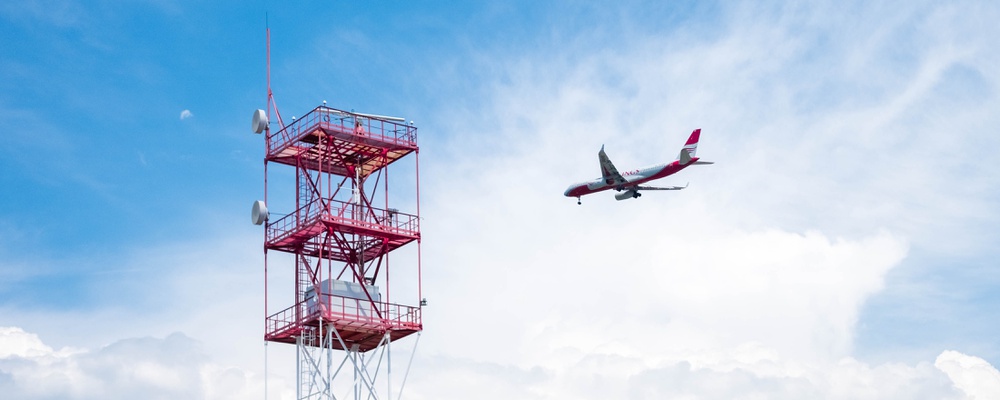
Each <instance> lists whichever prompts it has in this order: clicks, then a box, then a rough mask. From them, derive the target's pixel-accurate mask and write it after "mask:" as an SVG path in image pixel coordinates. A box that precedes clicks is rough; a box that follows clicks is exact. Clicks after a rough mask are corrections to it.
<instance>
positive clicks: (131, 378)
mask: <svg viewBox="0 0 1000 400" xmlns="http://www.w3.org/2000/svg"><path fill="white" fill-rule="evenodd" d="M0 346H2V349H3V351H4V354H0V390H2V391H3V393H4V395H5V396H7V397H9V398H17V399H53V398H59V399H95V398H101V399H134V398H150V399H178V398H185V399H245V398H250V397H259V396H260V394H262V393H263V381H262V379H261V377H260V376H256V375H255V374H252V373H248V372H247V371H245V370H243V369H241V368H238V367H228V366H224V365H219V364H217V363H214V362H212V361H211V360H210V358H209V357H208V356H207V355H206V354H205V352H204V349H203V348H202V346H201V344H200V343H198V342H197V341H195V340H193V339H191V338H189V337H187V336H186V335H183V334H180V333H175V334H171V335H169V336H167V337H165V338H162V339H159V338H151V337H145V338H132V339H122V340H119V341H116V342H114V343H112V344H110V345H107V346H104V347H102V348H99V349H94V350H67V349H63V350H60V351H53V350H52V349H51V348H50V347H48V346H46V345H45V344H44V343H42V342H41V341H40V340H38V337H37V336H36V335H35V334H32V333H28V332H25V331H23V330H22V329H20V328H17V327H4V328H0ZM279 383H280V382H279ZM271 396H272V397H273V398H283V397H281V396H288V393H287V392H285V393H282V391H281V390H275V391H272V393H271Z"/></svg>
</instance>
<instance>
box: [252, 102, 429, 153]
mask: <svg viewBox="0 0 1000 400" xmlns="http://www.w3.org/2000/svg"><path fill="white" fill-rule="evenodd" d="M317 130H322V131H324V132H327V133H332V134H340V135H343V136H345V137H349V136H352V135H353V136H358V137H363V138H368V139H371V140H375V141H377V142H380V143H385V144H392V145H396V146H403V147H411V148H416V146H417V128H416V127H414V126H412V125H407V124H405V123H399V122H394V121H388V120H384V119H380V118H378V117H373V116H366V115H362V114H356V113H352V112H348V111H341V110H337V109H333V108H330V107H326V106H319V107H316V108H314V109H313V110H312V111H310V112H309V113H307V114H306V115H303V116H302V118H299V119H296V120H295V121H293V122H292V123H291V124H288V125H287V126H285V127H284V128H283V129H281V130H278V131H277V132H274V133H272V134H271V135H270V136H268V138H267V139H268V140H267V146H268V149H267V153H268V155H269V156H273V155H276V154H279V153H281V152H282V151H283V150H284V149H285V148H287V147H288V146H291V145H292V144H293V143H295V142H299V141H303V140H304V139H305V138H306V137H308V136H310V135H312V134H314V133H315V132H316V131H317Z"/></svg>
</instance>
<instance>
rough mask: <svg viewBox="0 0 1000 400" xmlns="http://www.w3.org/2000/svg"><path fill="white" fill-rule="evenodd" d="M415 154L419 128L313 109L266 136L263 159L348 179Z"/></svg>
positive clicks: (346, 112) (361, 115)
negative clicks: (357, 172)
mask: <svg viewBox="0 0 1000 400" xmlns="http://www.w3.org/2000/svg"><path fill="white" fill-rule="evenodd" d="M416 150H417V128H416V127H415V126H412V125H407V124H405V123H398V122H394V121H389V120H385V119H381V118H379V117H375V116H369V115H363V114H356V113H352V112H348V111H341V110H337V109H333V108H329V107H326V106H319V107H316V108H314V109H313V110H312V111H310V112H309V113H308V114H306V115H304V116H302V118H299V119H297V120H295V121H293V122H292V123H291V124H289V125H287V126H285V127H284V128H283V129H281V130H279V131H277V132H275V133H272V134H269V135H268V137H267V161H273V162H277V163H281V164H287V165H291V166H296V165H301V166H302V167H304V168H307V169H310V170H313V171H321V172H325V173H330V174H335V175H341V176H352V175H353V172H352V171H350V170H349V169H348V167H349V166H360V167H361V174H362V176H368V175H370V174H371V173H373V172H376V171H378V170H379V169H380V168H383V167H385V166H387V165H389V164H391V163H393V162H394V161H396V160H398V159H400V158H403V157H405V156H406V155H407V154H410V153H411V152H414V151H416Z"/></svg>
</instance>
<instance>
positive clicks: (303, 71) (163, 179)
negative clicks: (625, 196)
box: [0, 0, 1000, 399]
mask: <svg viewBox="0 0 1000 400" xmlns="http://www.w3.org/2000/svg"><path fill="white" fill-rule="evenodd" d="M302 3H304V4H283V3H280V2H264V1H260V0H257V1H249V2H235V1H217V2H185V1H168V0H162V1H160V0H146V1H121V0H98V1H88V2H83V1H73V0H65V1H59V0H49V1H24V2H7V3H4V4H3V5H0V19H2V23H0V34H2V37H3V39H4V40H2V41H0V120H3V121H4V122H5V124H4V125H5V126H6V127H7V128H6V129H5V132H4V134H3V135H2V137H3V140H0V171H2V173H0V188H2V189H0V390H2V391H3V392H4V393H6V394H10V396H11V398H19V399H21V398H23V399H56V398H58V399H96V398H101V399H119V398H121V399H125V398H136V397H140V396H141V397H143V398H154V399H156V398H192V399H198V398H201V399H236V398H240V399H242V398H264V397H265V394H266V396H267V398H273V399H285V398H292V396H293V395H294V379H295V374H294V370H295V365H294V352H293V351H292V348H290V346H286V345H281V344H271V345H268V346H266V347H265V345H264V343H263V341H262V335H263V327H262V325H263V324H262V318H263V314H264V312H263V310H264V296H263V282H264V271H263V254H262V251H261V240H262V234H261V233H262V232H261V228H260V227H259V226H254V225H252V224H251V223H250V221H249V218H248V217H249V214H250V207H251V204H252V202H253V201H254V200H257V199H259V198H261V197H262V195H263V176H264V171H263V153H264V143H263V140H262V138H261V137H260V136H259V135H254V134H253V133H252V132H251V131H250V129H249V120H250V117H251V114H252V112H253V110H254V109H257V108H264V107H265V106H266V72H265V65H266V64H265V60H266V53H265V27H270V30H271V82H272V89H273V91H274V95H275V101H276V102H277V105H278V107H279V109H280V111H281V112H282V115H284V116H288V115H302V114H304V113H305V112H307V111H308V110H310V109H312V108H314V107H316V106H317V105H319V104H321V102H322V101H327V102H328V104H329V105H331V106H333V107H336V108H340V109H346V110H357V111H360V112H369V113H376V114H382V115H397V116H402V117H405V118H406V119H408V120H413V121H414V122H415V124H416V126H417V127H418V128H419V131H418V133H419V139H418V140H419V144H420V179H421V183H420V185H421V186H420V188H421V193H420V195H421V197H420V198H421V217H422V218H423V220H422V223H421V228H422V232H421V234H422V248H421V252H422V271H423V295H424V297H426V298H427V299H428V306H427V307H426V308H425V309H424V321H423V322H424V327H425V330H424V332H423V333H422V334H421V335H420V339H419V343H416V338H415V337H414V338H409V339H406V341H404V343H402V344H401V347H404V349H403V350H406V349H407V348H413V347H415V352H414V353H413V354H414V358H413V360H414V361H413V369H412V371H411V372H410V375H409V377H408V380H407V383H406V388H405V392H403V394H404V397H405V398H407V399H430V398H468V397H477V398H483V399H506V398H524V399H571V398H572V399H597V398H626V399H759V398H769V399H801V398H816V399H989V398H1000V372H998V370H997V366H998V365H1000V342H998V341H997V340H996V332H998V331H1000V322H998V321H1000V311H997V310H1000V294H998V293H1000V290H998V289H1000V269H998V267H1000V266H998V264H997V261H996V260H998V259H1000V250H998V248H997V246H996V243H997V238H998V233H1000V213H998V210H1000V169H998V168H995V167H993V165H992V161H993V159H994V156H995V154H997V152H998V151H1000V135H998V130H997V127H1000V113H998V112H997V110H1000V87H998V85H1000V28H998V27H997V26H996V24H995V21H997V20H1000V5H996V4H994V3H992V2H979V1H954V2H947V3H942V2H935V1H908V2H901V1H891V2H878V3H871V2H864V1H846V2H844V1H816V2H809V3H808V4H794V3H789V4H786V3H782V2H750V1H748V2H739V1H733V2H728V1H727V2H705V1H672V2H657V1H623V2H616V3H615V4H607V5H605V4H593V5H588V4H578V3H579V2H570V1H563V2H558V1H557V2H528V1H511V2H493V3H482V4H479V3H474V2H470V3H460V4H452V3H454V2H440V1H437V2H436V1H426V2H388V1H386V2H345V1H323V2H319V1H316V2H302ZM695 128H701V129H702V136H701V143H700V145H699V150H698V155H699V156H700V157H702V159H704V160H710V161H714V162H716V164H714V165H711V166H704V167H701V166H699V167H696V168H690V169H687V170H685V171H683V172H681V173H680V174H678V175H676V176H672V177H668V178H666V179H664V180H662V181H660V182H657V183H660V184H663V185H684V184H686V183H689V187H688V188H687V189H686V190H683V191H676V192H660V193H647V194H646V195H644V196H643V197H642V198H641V199H637V200H627V201H620V202H619V201H615V200H614V198H613V196H612V195H611V194H608V193H601V194H596V195H592V196H587V197H584V198H583V199H582V203H583V204H582V205H579V206H578V205H577V204H575V203H576V199H573V198H566V197H563V196H562V193H563V191H564V190H565V188H566V187H567V186H568V185H569V184H570V183H573V182H579V181H583V180H587V179H593V178H596V177H597V175H598V173H599V169H598V165H597V157H596V155H597V150H598V149H600V148H601V146H602V145H603V146H605V149H606V151H607V153H608V155H609V156H610V157H611V159H612V160H614V162H615V163H616V165H617V166H618V168H619V169H621V170H628V169H634V168H638V167H641V166H644V165H650V164H657V163H661V162H664V161H669V160H672V159H674V158H675V157H676V155H677V152H678V151H679V149H680V148H681V146H682V145H683V143H684V139H685V138H686V137H687V135H688V134H689V133H690V132H691V131H692V130H693V129H695ZM273 211H274V212H288V211H290V210H273ZM406 251H410V252H412V249H409V250H406ZM411 339H413V340H411ZM265 358H266V363H265ZM402 359H403V358H399V360H402ZM265 365H266V368H265ZM265 377H266V386H265ZM484 389H485V390H484Z"/></svg>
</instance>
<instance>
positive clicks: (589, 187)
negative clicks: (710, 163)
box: [563, 157, 698, 197]
mask: <svg viewBox="0 0 1000 400" xmlns="http://www.w3.org/2000/svg"><path fill="white" fill-rule="evenodd" d="M696 161H698V157H693V158H691V161H690V162H688V163H687V164H681V163H680V161H679V160H675V161H673V162H670V163H666V164H657V165H654V166H651V167H645V168H640V169H636V170H631V171H626V172H622V173H621V175H622V177H624V178H625V180H626V181H628V182H627V183H623V184H618V185H616V184H615V183H614V181H613V180H610V179H608V180H605V179H604V178H597V179H594V180H592V181H587V182H580V183H575V184H572V185H570V186H569V188H567V189H566V192H565V193H563V194H564V195H565V196H566V197H580V196H585V195H588V194H591V193H597V192H603V191H605V190H609V189H615V190H630V188H632V187H634V186H638V185H641V184H643V183H646V182H649V181H652V180H656V179H660V178H664V177H667V176H670V175H673V174H676V173H678V172H680V171H681V170H683V169H684V168H687V167H689V166H691V165H694V163H695V162H696Z"/></svg>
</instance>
